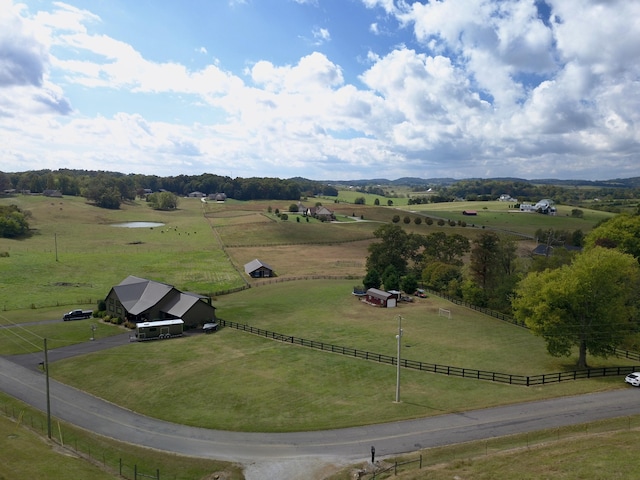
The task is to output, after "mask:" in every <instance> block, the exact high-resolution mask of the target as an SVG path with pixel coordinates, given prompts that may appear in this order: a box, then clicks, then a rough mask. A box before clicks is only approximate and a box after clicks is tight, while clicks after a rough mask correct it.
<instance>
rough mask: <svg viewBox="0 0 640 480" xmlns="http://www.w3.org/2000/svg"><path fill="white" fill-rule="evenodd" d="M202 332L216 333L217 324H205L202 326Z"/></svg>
mask: <svg viewBox="0 0 640 480" xmlns="http://www.w3.org/2000/svg"><path fill="white" fill-rule="evenodd" d="M202 331H203V332H204V333H211V332H216V331H218V324H217V323H205V324H204V325H203V326H202Z"/></svg>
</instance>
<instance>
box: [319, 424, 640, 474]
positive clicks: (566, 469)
mask: <svg viewBox="0 0 640 480" xmlns="http://www.w3.org/2000/svg"><path fill="white" fill-rule="evenodd" d="M639 423H640V417H638V416H633V417H623V418H614V419H609V420H602V421H598V422H592V423H587V424H581V425H574V426H570V427H562V428H555V429H551V430H541V431H538V432H530V433H525V434H518V435H510V436H506V437H499V438H492V439H488V440H482V441H477V442H468V443H463V444H458V445H453V446H447V447H438V448H430V449H426V450H421V451H417V452H412V453H411V454H408V455H403V456H398V457H392V458H386V459H383V460H380V461H378V462H377V465H376V471H377V472H378V474H377V476H376V478H381V479H383V478H398V479H401V480H420V479H424V478H429V479H435V480H451V479H467V478H473V479H481V480H483V479H486V480H489V479H503V478H504V479H510V478H518V479H527V480H529V479H530V480H537V479H539V478H561V479H565V480H586V479H602V478H616V479H620V480H633V479H635V478H637V476H638V475H637V472H636V469H634V468H633V467H632V465H633V462H634V459H635V457H636V456H637V452H636V450H637V449H636V439H637V436H638V431H639V428H640V426H639ZM420 456H421V457H422V469H420ZM396 462H397V463H396ZM396 465H397V467H396ZM630 466H631V467H630ZM356 470H361V471H366V472H369V473H370V474H371V473H373V467H372V465H371V464H369V463H365V464H360V465H356V466H352V467H349V468H345V469H342V470H341V471H340V472H338V473H336V474H334V475H331V476H330V477H328V479H327V480H350V479H352V478H354V472H355V471H356ZM383 470H387V473H381V472H382V471H383ZM394 472H395V473H394ZM364 478H370V476H365V477H364Z"/></svg>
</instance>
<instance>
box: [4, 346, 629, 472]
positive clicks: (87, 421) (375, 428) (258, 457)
mask: <svg viewBox="0 0 640 480" xmlns="http://www.w3.org/2000/svg"><path fill="white" fill-rule="evenodd" d="M0 389H2V391H4V392H6V393H8V394H9V395H12V396H13V397H16V398H18V399H20V400H22V401H24V402H26V403H28V404H30V405H32V406H34V407H36V408H38V409H40V410H43V411H46V384H45V376H44V374H43V373H41V372H39V371H37V370H36V369H33V368H26V367H24V366H21V365H18V364H17V363H14V362H12V361H10V360H7V359H6V358H0ZM638 395H640V392H639V391H638V390H636V389H632V388H626V389H621V390H615V391H609V392H604V393H596V394H590V395H581V396H576V397H567V398H558V399H553V400H546V401H539V402H531V403H524V404H517V405H510V406H504V407H497V408H488V409H483V410H474V411H469V412H462V413H457V414H448V415H441V416H437V417H430V418H424V419H418V420H411V421H404V422H395V423H386V424H379V425H371V426H365V427H356V428H345V429H339V430H328V431H318V432H296V433H276V434H273V433H242V432H226V431H218V430H207V429H202V428H196V427H189V426H185V425H178V424H173V423H169V422H165V421H161V420H157V419H153V418H150V417H146V416H144V415H140V414H137V413H135V412H132V411H129V410H126V409H124V408H121V407H119V406H117V405H114V404H112V403H109V402H106V401H104V400H101V399H99V398H97V397H94V396H92V395H89V394H86V393H84V392H82V391H79V390H76V389H75V388H72V387H69V386H67V385H64V384H61V383H59V382H56V381H54V380H50V397H51V413H52V415H53V416H54V417H57V418H60V419H63V420H65V421H67V422H69V423H72V424H75V425H78V426H80V427H82V428H85V429H87V430H90V431H93V432H96V433H98V434H101V435H105V436H108V437H112V438H115V439H118V440H122V441H125V442H129V443H133V444H137V445H143V446H147V447H151V448H155V449H159V450H165V451H170V452H176V453H180V454H184V455H189V456H196V457H205V458H214V459H219V460H228V461H233V462H239V463H243V464H245V465H246V464H250V463H252V462H260V461H281V460H285V459H289V460H293V459H299V458H302V457H306V458H309V457H317V458H327V459H329V458H331V459H341V460H343V461H353V462H356V461H362V460H366V459H367V458H368V457H369V452H370V448H371V446H372V445H374V446H375V447H376V454H377V455H378V456H379V457H383V456H385V455H391V454H397V453H402V452H410V451H415V450H417V449H420V448H426V447H434V446H439V445H448V444H455V443H460V442H466V441H471V440H479V439H486V438H491V437H496V436H502V435H509V434H514V433H521V432H527V431H533V430H540V429H544V428H553V427H559V426H564V425H571V424H577V423H582V422H589V421H593V420H597V419H603V418H611V417H622V416H627V415H634V414H637V413H640V402H639V397H638Z"/></svg>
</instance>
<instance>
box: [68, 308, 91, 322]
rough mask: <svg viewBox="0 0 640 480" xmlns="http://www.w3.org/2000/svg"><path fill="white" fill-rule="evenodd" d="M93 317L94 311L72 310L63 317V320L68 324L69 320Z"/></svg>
mask: <svg viewBox="0 0 640 480" xmlns="http://www.w3.org/2000/svg"><path fill="white" fill-rule="evenodd" d="M91 315H93V311H92V310H71V311H70V312H67V313H65V314H64V315H63V316H62V320H64V321H65V322H68V321H69V320H80V319H82V318H91Z"/></svg>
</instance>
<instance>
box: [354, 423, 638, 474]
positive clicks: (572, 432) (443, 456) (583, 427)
mask: <svg viewBox="0 0 640 480" xmlns="http://www.w3.org/2000/svg"><path fill="white" fill-rule="evenodd" d="M639 428H640V416H637V415H636V416H625V417H616V418H611V419H605V420H598V421H595V422H590V423H584V424H579V425H570V426H566V427H558V428H552V429H546V430H539V431H534V432H527V433H521V434H515V435H508V436H505V437H495V438H490V439H486V440H479V441H475V442H468V443H462V444H457V445H455V446H443V447H433V448H429V449H426V450H423V451H422V452H421V453H420V454H419V455H418V456H416V454H415V453H412V454H409V455H399V456H398V457H396V458H387V459H385V460H380V461H376V462H375V463H369V462H368V463H367V464H364V465H363V466H362V467H361V468H359V469H358V470H356V471H355V472H354V475H353V478H357V479H359V480H383V479H386V478H391V477H394V476H397V475H400V474H403V473H405V472H408V471H415V470H422V471H423V472H422V473H421V478H429V469H431V468H437V469H441V468H442V465H446V464H457V462H460V461H464V462H470V461H472V460H477V459H482V458H486V457H489V456H492V455H496V454H505V453H506V454H509V453H510V452H513V453H514V454H515V453H516V452H517V453H518V454H520V455H521V454H522V451H523V450H529V449H533V448H540V447H545V446H546V447H550V448H554V449H555V448H557V445H559V444H561V443H562V442H571V443H572V442H575V441H579V440H581V439H586V438H589V437H593V438H597V437H598V436H600V435H609V434H611V433H614V432H616V433H624V432H634V433H633V435H635V434H636V432H637V430H638V429H639Z"/></svg>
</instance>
